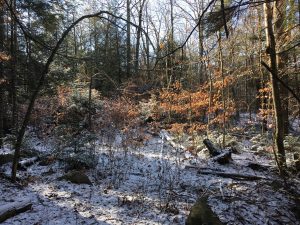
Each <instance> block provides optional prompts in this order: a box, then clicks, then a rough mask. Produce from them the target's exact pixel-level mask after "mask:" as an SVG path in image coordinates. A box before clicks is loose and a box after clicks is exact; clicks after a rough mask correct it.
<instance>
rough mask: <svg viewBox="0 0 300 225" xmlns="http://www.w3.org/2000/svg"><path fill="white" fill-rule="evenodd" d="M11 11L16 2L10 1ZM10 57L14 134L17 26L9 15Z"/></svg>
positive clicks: (13, 129)
mask: <svg viewBox="0 0 300 225" xmlns="http://www.w3.org/2000/svg"><path fill="white" fill-rule="evenodd" d="M11 6H12V7H13V10H14V11H15V10H16V0H12V1H11ZM10 55H11V60H10V62H11V64H10V66H11V79H10V88H11V89H10V93H11V104H12V115H11V120H12V132H13V133H14V134H15V133H16V130H17V90H16V78H17V74H16V73H17V69H16V66H17V24H16V21H15V19H14V18H13V15H11V24H10Z"/></svg>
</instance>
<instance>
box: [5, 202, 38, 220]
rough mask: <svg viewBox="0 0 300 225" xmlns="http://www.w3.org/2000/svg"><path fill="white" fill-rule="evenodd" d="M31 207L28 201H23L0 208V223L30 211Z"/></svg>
mask: <svg viewBox="0 0 300 225" xmlns="http://www.w3.org/2000/svg"><path fill="white" fill-rule="evenodd" d="M31 207H32V203H31V200H30V199H23V200H21V201H18V202H12V203H8V204H5V205H2V206H0V223H2V222H3V221H5V220H7V219H9V218H11V217H13V216H15V215H18V214H20V213H22V212H26V211H27V210H30V209H31Z"/></svg>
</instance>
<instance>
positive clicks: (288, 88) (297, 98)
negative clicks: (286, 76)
mask: <svg viewBox="0 0 300 225" xmlns="http://www.w3.org/2000/svg"><path fill="white" fill-rule="evenodd" d="M261 64H262V65H263V66H264V67H265V68H266V69H267V70H268V71H269V72H270V73H271V74H272V76H273V77H274V78H275V79H276V80H277V81H279V83H280V84H281V85H282V86H283V87H284V88H286V89H287V90H288V91H289V92H290V93H291V94H292V95H293V97H294V98H295V99H296V100H297V101H298V103H299V104H300V98H299V96H298V95H297V94H296V93H295V92H294V91H293V90H292V89H291V88H290V87H289V86H288V85H287V84H286V83H284V81H283V80H281V79H280V78H279V77H278V76H276V75H275V73H274V72H273V71H272V69H271V68H270V67H269V66H268V65H267V64H266V63H265V62H264V61H261Z"/></svg>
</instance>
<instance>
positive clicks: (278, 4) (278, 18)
mask: <svg viewBox="0 0 300 225" xmlns="http://www.w3.org/2000/svg"><path fill="white" fill-rule="evenodd" d="M286 3H287V2H286V1H284V0H278V1H275V2H274V7H273V14H274V33H275V39H276V43H278V44H277V46H276V51H277V52H281V51H282V50H283V49H282V48H281V46H283V43H284V42H285V39H286V36H287V35H288V33H287V32H285V27H286V24H285V23H284V20H285V17H286ZM287 61H288V55H287V52H283V53H280V54H278V55H277V66H278V73H279V74H283V73H284V70H285V67H286V64H287ZM281 79H282V80H283V81H284V82H285V83H286V84H288V76H287V75H285V76H283V77H282V78H281ZM280 93H281V99H282V112H283V114H282V116H283V127H284V134H285V135H287V134H288V132H289V92H288V90H287V89H286V88H284V87H283V86H282V85H280Z"/></svg>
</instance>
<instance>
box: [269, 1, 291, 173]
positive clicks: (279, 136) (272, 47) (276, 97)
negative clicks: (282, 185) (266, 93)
mask: <svg viewBox="0 0 300 225" xmlns="http://www.w3.org/2000/svg"><path fill="white" fill-rule="evenodd" d="M271 4H272V3H271V1H270V0H266V2H265V3H264V16H265V26H266V45H267V54H268V58H269V65H270V68H271V70H272V72H273V73H274V74H272V73H270V81H271V86H272V97H273V106H274V117H275V134H274V141H275V150H276V153H277V157H276V158H277V160H276V161H277V165H278V168H279V172H280V174H281V175H284V171H285V168H286V158H285V149H284V145H283V137H284V124H283V115H282V104H281V99H280V90H279V84H278V81H277V80H276V76H277V77H278V67H277V56H276V41H275V36H274V31H273V15H272V8H271ZM275 156H276V154H275Z"/></svg>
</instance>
